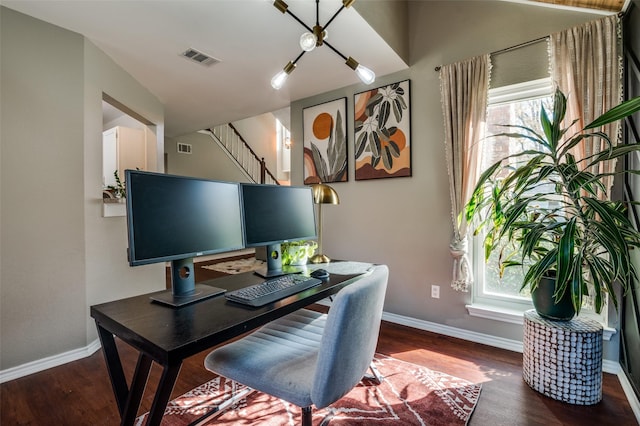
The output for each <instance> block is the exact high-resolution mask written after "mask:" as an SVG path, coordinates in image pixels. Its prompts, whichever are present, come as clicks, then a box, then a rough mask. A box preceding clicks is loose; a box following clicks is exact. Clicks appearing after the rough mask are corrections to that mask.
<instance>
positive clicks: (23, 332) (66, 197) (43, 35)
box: [0, 7, 165, 370]
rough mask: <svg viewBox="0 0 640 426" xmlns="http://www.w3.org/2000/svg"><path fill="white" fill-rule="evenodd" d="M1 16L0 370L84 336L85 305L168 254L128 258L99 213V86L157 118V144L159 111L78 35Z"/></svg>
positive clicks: (112, 223) (146, 277) (121, 292)
mask: <svg viewBox="0 0 640 426" xmlns="http://www.w3.org/2000/svg"><path fill="white" fill-rule="evenodd" d="M0 19H1V21H0V24H1V25H0V43H1V45H0V55H1V56H0V67H1V69H0V71H1V73H0V88H1V91H2V95H1V96H0V108H1V109H0V121H1V122H2V128H1V130H0V137H1V145H0V146H1V153H2V156H1V159H0V161H1V163H0V229H1V234H0V247H2V256H1V257H0V370H6V369H8V368H12V367H18V366H21V365H23V364H26V363H29V362H31V361H36V360H41V359H44V358H47V357H51V356H56V355H59V354H62V353H65V352H69V351H73V350H76V349H80V348H84V347H86V346H87V344H88V343H90V342H91V341H93V340H95V339H96V337H97V333H96V329H95V325H94V323H93V321H92V319H91V318H90V317H89V306H90V305H92V304H95V303H99V302H103V301H107V300H113V299H119V298H122V297H126V296H131V295H133V294H140V293H145V292H148V291H151V290H155V289H161V288H164V286H165V272H164V265H151V266H149V267H138V268H129V267H128V264H127V261H126V247H127V243H126V221H125V218H124V217H115V218H104V217H102V210H101V208H102V93H103V91H104V92H106V93H108V94H109V95H111V96H112V97H113V98H115V99H117V100H119V101H120V102H122V103H123V104H125V105H127V106H129V107H130V108H131V109H133V110H134V111H136V112H138V113H140V114H141V115H143V116H144V117H146V118H148V119H149V120H151V121H152V122H154V123H155V124H156V125H157V132H158V139H159V141H160V142H159V143H160V144H161V148H163V146H162V140H163V138H164V112H163V107H162V104H161V103H160V102H159V101H158V100H157V99H156V98H154V97H153V96H152V95H151V94H150V93H149V92H148V91H147V90H146V89H144V88H143V87H142V86H141V85H140V84H139V83H137V82H136V81H135V80H134V79H133V78H132V77H131V76H130V75H128V74H127V73H125V72H124V71H123V70H122V69H120V68H119V67H118V66H117V65H116V64H115V63H114V62H113V61H111V60H110V59H109V58H108V57H107V56H106V55H104V54H103V53H102V52H101V51H99V49H97V48H96V47H95V46H94V45H92V44H91V43H90V42H88V41H86V40H85V39H84V38H83V37H82V36H81V35H79V34H76V33H73V32H70V31H67V30H64V29H62V28H59V27H56V26H54V25H50V24H48V23H45V22H43V21H40V20H37V19H34V18H32V17H29V16H26V15H23V14H21V13H18V12H15V11H13V10H11V9H7V8H4V7H0ZM43 64H46V66H43ZM158 152H160V153H161V152H163V149H159V150H158ZM160 164H161V163H160Z"/></svg>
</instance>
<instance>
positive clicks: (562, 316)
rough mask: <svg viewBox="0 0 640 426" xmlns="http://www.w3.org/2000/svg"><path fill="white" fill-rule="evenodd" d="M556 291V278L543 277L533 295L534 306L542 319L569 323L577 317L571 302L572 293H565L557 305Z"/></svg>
mask: <svg viewBox="0 0 640 426" xmlns="http://www.w3.org/2000/svg"><path fill="white" fill-rule="evenodd" d="M555 291H556V279H555V277H543V278H542V279H541V280H540V282H539V283H538V286H537V287H536V289H535V290H534V291H533V292H532V293H531V300H532V301H533V306H534V307H535V308H536V312H538V315H540V316H541V317H544V318H547V319H551V320H555V321H569V320H570V319H572V318H573V317H574V316H575V315H576V310H575V309H574V307H573V302H572V301H571V292H570V291H565V293H564V295H563V296H562V299H560V301H558V303H555V299H554V297H553V294H554V293H555Z"/></svg>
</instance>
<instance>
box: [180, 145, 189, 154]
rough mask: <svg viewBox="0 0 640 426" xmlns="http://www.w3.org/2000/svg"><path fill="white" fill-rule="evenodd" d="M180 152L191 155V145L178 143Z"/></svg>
mask: <svg viewBox="0 0 640 426" xmlns="http://www.w3.org/2000/svg"><path fill="white" fill-rule="evenodd" d="M178 152H179V153H180V154H191V145H190V144H188V143H182V142H178Z"/></svg>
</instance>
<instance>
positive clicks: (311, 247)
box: [281, 240, 318, 266]
mask: <svg viewBox="0 0 640 426" xmlns="http://www.w3.org/2000/svg"><path fill="white" fill-rule="evenodd" d="M281 245H282V247H281V251H282V264H283V265H297V266H301V265H306V264H307V259H308V258H309V257H311V256H313V254H314V253H315V252H316V249H317V248H318V243H316V242H315V241H307V240H300V241H290V242H287V243H282V244H281Z"/></svg>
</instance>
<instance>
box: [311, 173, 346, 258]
mask: <svg viewBox="0 0 640 426" xmlns="http://www.w3.org/2000/svg"><path fill="white" fill-rule="evenodd" d="M311 190H312V192H313V202H314V203H315V204H317V205H318V254H316V255H314V256H312V257H311V259H309V262H311V263H329V262H331V259H330V258H329V257H328V256H326V255H324V254H322V205H323V204H340V198H339V197H338V193H337V192H336V191H335V190H334V189H333V188H332V187H330V186H329V185H325V184H324V183H316V184H314V185H311Z"/></svg>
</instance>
